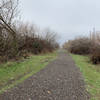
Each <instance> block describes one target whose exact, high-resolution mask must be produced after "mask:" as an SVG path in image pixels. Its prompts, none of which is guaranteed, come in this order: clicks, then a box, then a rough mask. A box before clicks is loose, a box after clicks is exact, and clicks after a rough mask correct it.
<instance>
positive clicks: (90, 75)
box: [71, 54, 100, 100]
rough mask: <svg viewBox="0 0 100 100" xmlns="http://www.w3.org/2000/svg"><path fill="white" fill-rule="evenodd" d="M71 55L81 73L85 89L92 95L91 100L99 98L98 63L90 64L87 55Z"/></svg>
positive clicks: (99, 73) (99, 68)
mask: <svg viewBox="0 0 100 100" xmlns="http://www.w3.org/2000/svg"><path fill="white" fill-rule="evenodd" d="M71 55H72V58H73V59H74V61H75V63H76V65H77V66H78V67H79V68H80V70H81V72H82V73H83V76H84V78H85V81H86V83H87V90H88V91H89V92H90V94H91V95H92V98H91V100H100V65H93V64H91V63H90V61H89V58H88V57H87V56H80V55H74V54H71Z"/></svg>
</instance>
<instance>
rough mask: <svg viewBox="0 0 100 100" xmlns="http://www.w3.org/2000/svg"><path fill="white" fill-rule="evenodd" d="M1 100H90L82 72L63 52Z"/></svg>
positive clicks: (1, 96)
mask: <svg viewBox="0 0 100 100" xmlns="http://www.w3.org/2000/svg"><path fill="white" fill-rule="evenodd" d="M0 100H89V94H88V93H87V91H86V89H85V84H84V80H83V77H82V75H81V73H80V70H79V69H78V68H77V67H76V66H75V64H74V61H73V60H72V58H71V57H70V56H69V55H68V54H66V53H65V52H63V51H60V52H59V56H58V58H57V59H56V60H55V61H53V62H51V63H50V64H48V66H47V67H46V68H44V69H42V70H41V71H40V72H38V73H36V74H35V75H33V76H31V77H30V78H28V79H27V80H25V81H24V82H23V83H21V84H19V85H18V86H16V87H15V88H13V89H11V90H9V91H7V92H5V93H3V94H2V95H0Z"/></svg>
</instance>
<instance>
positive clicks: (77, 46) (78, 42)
mask: <svg viewBox="0 0 100 100" xmlns="http://www.w3.org/2000/svg"><path fill="white" fill-rule="evenodd" d="M67 45H68V46H67V47H68V50H69V51H70V52H71V53H74V54H89V53H90V49H91V46H92V42H91V40H90V39H89V38H86V37H81V38H77V39H75V40H72V41H70V42H69V43H68V44H67Z"/></svg>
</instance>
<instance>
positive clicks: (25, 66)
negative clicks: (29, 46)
mask: <svg viewBox="0 0 100 100" xmlns="http://www.w3.org/2000/svg"><path fill="white" fill-rule="evenodd" d="M56 57H57V52H54V53H48V54H42V55H33V56H31V57H30V58H29V59H24V60H22V61H20V62H7V63H5V64H1V65H0V93H2V92H4V91H6V90H7V89H9V88H11V87H13V86H15V85H17V84H18V83H21V82H22V81H24V80H25V79H27V78H28V77H30V76H32V75H33V74H35V73H36V72H38V71H40V70H41V69H43V68H44V67H45V66H46V65H47V64H48V63H49V62H50V61H52V60H54V59H55V58H56Z"/></svg>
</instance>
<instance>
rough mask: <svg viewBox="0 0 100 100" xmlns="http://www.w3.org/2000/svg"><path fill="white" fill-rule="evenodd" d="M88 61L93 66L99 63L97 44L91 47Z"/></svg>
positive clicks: (98, 47)
mask: <svg viewBox="0 0 100 100" xmlns="http://www.w3.org/2000/svg"><path fill="white" fill-rule="evenodd" d="M90 59H91V61H92V63H93V64H99V63H100V45H99V44H95V45H94V47H92V49H91V57H90Z"/></svg>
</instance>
